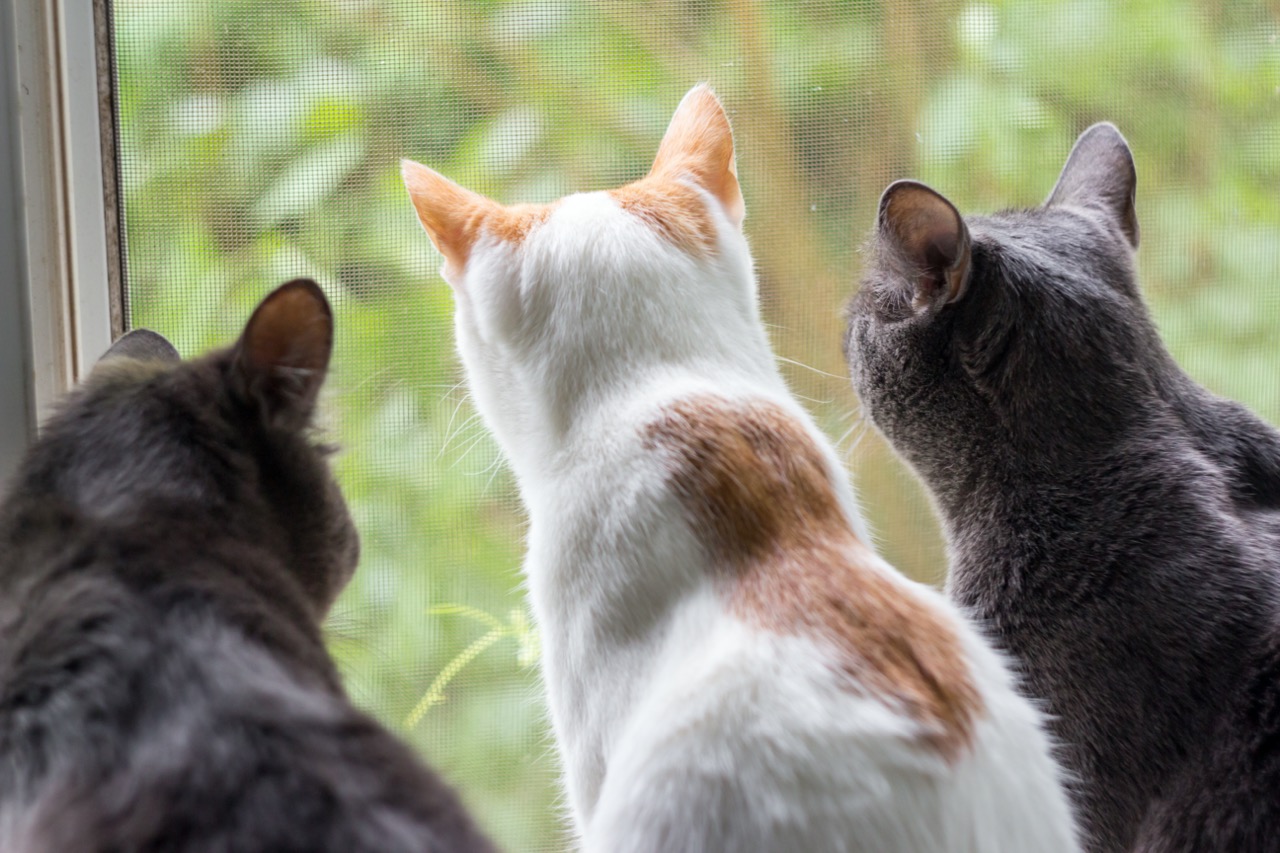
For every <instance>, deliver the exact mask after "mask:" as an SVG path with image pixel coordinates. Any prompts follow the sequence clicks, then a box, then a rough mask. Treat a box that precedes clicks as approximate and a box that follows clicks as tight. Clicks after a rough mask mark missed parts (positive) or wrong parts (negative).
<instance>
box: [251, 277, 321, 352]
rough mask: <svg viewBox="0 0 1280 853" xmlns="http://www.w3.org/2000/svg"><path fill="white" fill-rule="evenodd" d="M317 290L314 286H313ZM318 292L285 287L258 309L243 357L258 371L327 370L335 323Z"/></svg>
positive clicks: (269, 297)
mask: <svg viewBox="0 0 1280 853" xmlns="http://www.w3.org/2000/svg"><path fill="white" fill-rule="evenodd" d="M312 287H314V285H312ZM318 294H319V291H318V288H317V289H316V290H315V291H314V292H313V291H312V289H311V288H309V287H305V286H301V285H285V286H284V287H283V288H281V289H279V290H277V291H276V292H275V293H273V294H271V295H270V296H268V297H267V298H266V299H265V300H263V303H262V304H261V305H260V306H258V310H257V311H255V312H254V314H253V317H252V318H250V320H249V325H248V327H247V328H246V329H245V339H244V354H245V357H246V358H247V359H248V361H249V363H250V364H252V365H255V366H256V367H257V368H259V369H267V370H270V369H274V368H278V367H284V368H291V369H302V370H316V371H320V370H324V369H325V368H326V367H327V366H328V364H329V353H330V350H331V349H332V345H333V320H332V315H331V314H330V312H329V306H328V303H327V302H325V301H324V297H323V295H318Z"/></svg>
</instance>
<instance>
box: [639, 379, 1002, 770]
mask: <svg viewBox="0 0 1280 853" xmlns="http://www.w3.org/2000/svg"><path fill="white" fill-rule="evenodd" d="M645 437H646V440H647V442H648V446H650V447H652V448H655V449H660V450H663V451H666V452H667V453H669V454H670V455H671V458H672V470H671V482H672V485H673V486H674V488H675V490H676V493H677V494H678V495H679V496H680V498H681V500H682V501H683V502H684V504H685V505H686V506H687V508H688V510H689V512H690V514H691V515H692V516H693V518H694V519H695V520H696V521H697V523H698V525H699V527H700V529H701V531H702V532H703V536H704V540H705V541H706V543H707V546H708V549H709V550H710V552H711V554H712V557H713V559H714V561H715V564H716V565H717V567H719V568H720V569H721V570H722V571H723V573H724V580H725V581H726V586H727V589H728V596H729V604H730V607H731V609H732V610H733V612H734V613H736V614H737V615H738V616H739V617H740V618H742V619H744V620H746V621H749V622H752V623H754V624H756V625H759V626H760V627H761V628H764V629H766V630H769V631H772V632H775V633H779V634H814V635H819V636H822V637H824V638H826V639H827V640H828V641H830V642H832V643H834V645H835V646H836V648H837V649H838V650H839V653H840V655H841V658H842V668H843V669H844V671H845V672H847V673H848V674H849V675H850V676H851V677H852V678H853V679H855V680H856V681H857V682H858V683H859V684H863V685H866V686H867V687H868V688H869V689H870V690H872V691H873V692H875V693H878V694H880V695H883V696H885V697H887V698H889V699H890V700H891V701H893V702H895V703H897V704H898V705H899V706H900V707H901V708H902V709H903V710H904V712H905V713H906V714H907V715H909V716H910V717H912V718H913V719H915V720H916V721H918V722H920V723H921V724H922V725H924V726H926V727H928V728H929V729H930V730H931V731H932V732H933V733H932V734H931V735H930V736H929V741H930V743H931V744H932V745H933V746H934V747H935V748H936V749H937V750H938V751H939V752H940V753H941V754H942V755H944V756H945V757H947V758H948V760H952V759H954V758H956V757H958V756H959V755H960V754H961V753H962V752H963V750H964V749H965V748H966V747H967V746H968V745H969V743H970V742H971V740H972V737H973V725H974V719H975V718H976V717H977V716H978V715H979V714H980V713H981V712H982V699H981V697H980V696H979V694H978V691H977V689H976V688H975V686H974V684H973V681H972V679H971V675H970V672H969V668H968V665H967V663H966V662H965V660H964V657H963V655H962V654H961V651H960V648H959V641H958V638H957V637H956V634H955V631H954V630H953V629H952V627H951V626H950V625H949V624H948V623H947V621H946V620H945V618H944V617H943V616H942V615H941V614H939V613H937V612H935V611H934V610H933V609H932V608H930V607H928V606H927V605H925V604H924V603H922V602H919V601H916V600H915V599H914V598H912V597H911V596H909V595H908V594H906V593H904V592H903V591H902V590H901V588H900V587H898V586H897V585H896V584H895V583H894V582H893V581H892V580H891V579H889V578H887V577H886V576H885V575H884V573H883V571H882V570H881V569H880V568H879V567H878V565H877V559H876V557H875V555H874V554H873V553H872V551H871V550H870V549H869V548H868V547H867V546H866V545H865V544H864V543H863V542H861V541H860V540H859V539H858V537H857V536H856V534H854V532H853V529H852V528H851V527H850V525H849V522H848V520H847V518H846V517H845V515H844V513H843V511H842V509H841V507H840V503H839V501H838V499H837V498H836V494H835V491H834V489H833V488H832V486H831V482H830V479H829V475H828V472H827V464H826V460H825V458H824V457H823V455H822V454H821V453H820V452H819V450H818V447H817V446H816V445H815V444H814V442H813V440H812V439H811V438H810V437H809V435H808V433H807V432H806V431H805V430H804V428H803V427H802V426H801V424H799V423H798V422H796V420H795V419H794V418H793V417H791V416H790V415H789V414H787V413H786V412H785V411H783V410H782V409H781V408H779V407H778V406H776V405H774V404H772V403H767V402H755V403H732V402H729V401H727V400H724V399H721V398H717V397H710V396H707V397H699V398H690V399H686V400H681V401H679V402H677V403H675V404H673V405H671V406H668V407H667V408H666V409H665V410H664V413H663V416H662V417H661V418H660V419H658V420H656V421H653V422H652V423H650V424H648V425H647V426H646V427H645Z"/></svg>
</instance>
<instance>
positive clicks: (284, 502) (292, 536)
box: [13, 279, 359, 613]
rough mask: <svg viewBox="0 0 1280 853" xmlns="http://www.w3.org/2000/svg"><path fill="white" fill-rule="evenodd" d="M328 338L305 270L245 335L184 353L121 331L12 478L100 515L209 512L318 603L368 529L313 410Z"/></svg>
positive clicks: (319, 295)
mask: <svg viewBox="0 0 1280 853" xmlns="http://www.w3.org/2000/svg"><path fill="white" fill-rule="evenodd" d="M332 342H333V316H332V313H331V311H330V308H329V303H328V301H327V300H326V299H325V296H324V294H323V292H321V290H320V288H319V287H318V286H317V285H316V284H315V283H314V282H312V281H308V280H305V279H299V280H296V281H291V282H289V283H288V284H285V285H282V286H281V287H279V288H277V289H276V290H275V291H274V292H273V293H271V294H270V295H269V296H267V297H266V298H265V299H264V300H263V301H262V302H261V304H259V305H258V307H257V309H256V310H255V311H254V312H253V315H252V317H250V319H249V321H248V323H247V324H246V325H245V328H244V332H243V333H242V334H241V336H240V339H239V341H237V342H236V344H235V345H234V346H232V347H230V348H228V349H224V350H220V351H217V352H214V353H211V354H209V355H206V356H204V357H202V358H199V359H195V360H193V361H186V362H184V361H182V360H181V359H180V358H179V356H178V353H177V351H176V350H175V349H174V348H173V346H172V345H170V344H169V342H168V341H166V340H165V339H164V338H163V337H161V336H160V335H157V334H156V333H154V332H150V331H147V330H143V329H139V330H135V331H133V332H130V333H129V334H127V335H125V336H124V337H122V338H120V339H119V340H118V341H116V343H115V344H114V345H113V346H112V347H111V348H110V349H109V350H108V351H107V353H106V354H105V355H103V356H102V358H101V359H100V360H99V361H98V363H97V365H96V366H95V367H94V369H93V371H92V372H91V373H90V375H89V376H88V377H87V378H86V380H85V381H84V382H83V383H82V384H81V386H80V387H79V388H77V389H76V390H75V391H74V392H72V394H70V395H69V396H68V398H67V400H66V401H65V402H64V404H63V406H62V409H61V411H60V412H59V413H58V414H57V415H56V416H55V417H54V418H52V419H51V420H50V421H49V422H48V423H47V424H46V425H45V427H44V430H43V432H42V435H41V438H40V440H39V441H38V442H37V443H36V445H35V446H34V447H33V448H32V449H31V451H30V453H29V454H28V456H27V459H26V460H25V462H24V467H23V469H22V470H21V472H20V474H19V478H18V480H17V482H16V483H15V488H14V490H13V499H19V498H25V499H28V500H34V501H36V502H40V501H43V502H45V503H48V504H53V505H57V506H61V507H69V508H71V509H70V511H71V512H72V513H73V515H74V517H80V518H84V519H87V520H89V521H90V523H95V524H99V525H102V526H103V527H108V528H109V527H127V526H130V525H135V526H136V525H150V526H153V527H156V528H158V529H157V531H156V535H157V536H162V535H165V534H164V531H163V529H162V528H163V526H164V524H165V519H171V518H172V519H181V520H185V521H192V520H196V521H198V520H201V519H207V520H208V521H209V522H210V524H212V525H213V526H214V527H216V528H217V529H218V530H219V531H221V532H222V533H223V534H225V535H226V536H228V537H238V538H239V539H240V540H241V541H243V542H245V543H246V544H248V545H250V546H253V547H260V548H263V549H267V550H268V551H270V552H272V554H273V556H275V557H276V558H277V559H278V560H279V562H280V563H281V565H282V566H284V567H285V568H286V569H287V570H288V571H291V572H293V573H294V574H295V575H296V576H297V578H298V580H299V582H300V585H301V586H302V588H303V590H304V591H305V593H306V594H307V596H308V597H309V599H311V601H312V603H313V604H315V605H316V607H317V608H318V609H319V611H320V612H321V613H323V612H324V611H325V610H327V608H328V607H329V605H330V604H331V603H332V601H333V599H334V598H335V597H336V596H337V594H338V592H340V591H341V589H342V587H343V586H344V585H345V584H346V582H347V580H349V578H350V576H351V574H352V572H353V571H354V569H355V565H356V559H357V556H358V551H359V542H358V539H357V536H356V533H355V529H354V527H353V526H352V523H351V519H350V516H349V515H348V513H347V509H346V504H345V502H344V501H343V499H342V495H341V493H340V492H339V490H338V486H337V484H336V483H335V481H334V479H333V477H332V475H331V473H330V471H329V466H328V462H327V460H326V455H327V453H326V451H325V450H324V449H323V448H322V447H319V446H317V445H316V444H315V443H314V442H313V440H312V437H311V434H310V433H311V430H310V427H311V421H312V415H313V412H314V409H315V405H316V399H317V396H318V395H319V392H320V387H321V385H322V384H323V383H324V379H325V375H326V372H327V370H328V365H329V355H330V351H331V347H332Z"/></svg>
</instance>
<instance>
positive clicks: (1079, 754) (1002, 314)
mask: <svg viewBox="0 0 1280 853" xmlns="http://www.w3.org/2000/svg"><path fill="white" fill-rule="evenodd" d="M1136 181H1137V178H1136V170H1135V166H1134V161H1133V157H1132V154H1131V153H1130V150H1129V147H1128V144H1127V143H1126V142H1125V140H1124V138H1123V137H1122V136H1121V135H1120V133H1119V131H1117V130H1116V129H1115V128H1114V127H1112V126H1111V125H1109V124H1100V125H1095V126H1094V127H1092V128H1090V129H1089V130H1087V131H1085V132H1084V133H1083V134H1082V135H1081V136H1080V138H1079V140H1078V141H1077V143H1076V145H1075V147H1074V149H1073V150H1072V152H1071V154H1070V156H1069V157H1068V159H1067V162H1066V165H1065V166H1064V168H1063V170H1062V173H1061V176H1060V177H1059V179H1058V183H1057V185H1056V187H1055V188H1054V190H1053V192H1052V193H1051V194H1050V196H1049V198H1048V201H1047V202H1046V203H1045V204H1044V205H1043V206H1042V207H1039V208H1036V209H1033V210H1019V211H1011V212H1004V213H997V214H995V215H993V216H974V217H969V218H967V219H966V218H964V217H962V216H961V215H960V214H959V213H958V212H957V210H956V208H955V207H954V206H953V205H952V204H951V203H950V202H949V201H948V200H946V199H945V198H943V197H942V196H941V195H939V194H938V193H936V192H934V191H933V190H931V189H929V188H928V187H925V186H924V185H922V184H919V183H915V182H912V181H903V182H899V183H895V184H893V185H892V186H890V187H889V188H888V189H887V190H886V191H885V193H884V196H883V197H882V199H881V202H880V209H879V221H878V225H877V227H876V230H875V233H874V235H873V236H872V238H871V241H870V244H869V249H868V252H867V255H868V262H867V270H866V273H865V275H864V278H863V282H862V286H861V288H860V290H859V292H858V293H857V294H856V295H855V296H854V297H853V299H852V300H851V302H850V305H849V309H848V314H849V326H848V333H847V336H846V340H845V352H846V355H847V357H848V361H849V365H850V373H851V376H852V379H853V385H854V387H855V389H856V390H857V392H858V395H859V397H860V398H861V400H862V404H863V407H864V411H865V412H866V413H867V414H868V415H869V416H870V419H871V420H872V421H873V422H874V424H875V426H876V427H877V428H878V429H879V430H880V431H881V432H882V433H883V434H884V435H885V436H886V437H887V438H888V440H889V441H890V442H891V443H892V445H893V446H894V447H895V448H896V450H897V451H898V452H899V453H900V454H901V455H902V456H903V457H904V458H905V459H906V461H907V462H908V463H909V464H910V465H911V467H912V468H914V470H915V471H916V473H917V474H918V475H919V476H920V477H921V478H922V479H923V480H924V482H925V483H926V484H927V486H928V488H929V491H930V493H931V495H932V497H933V500H934V505H935V507H936V509H937V511H938V512H939V514H940V515H941V517H942V520H943V523H944V526H945V531H946V535H947V539H948V543H949V549H950V552H951V555H952V567H951V574H950V579H949V582H948V589H949V592H950V595H951V597H952V598H953V599H954V600H955V601H956V602H957V603H958V604H959V605H961V606H962V607H963V608H965V609H966V610H968V611H969V612H971V613H972V614H974V615H975V616H977V617H979V618H981V619H982V620H983V621H984V622H985V623H986V624H987V625H988V626H989V627H990V628H991V630H992V631H993V632H994V634H995V636H996V638H997V639H998V641H999V642H1000V643H1001V644H1002V645H1003V646H1005V647H1006V648H1007V649H1008V650H1009V651H1011V652H1012V653H1013V654H1014V655H1015V656H1016V657H1017V658H1018V659H1020V660H1021V661H1023V663H1024V665H1025V672H1026V673H1027V675H1028V686H1029V689H1030V690H1031V692H1032V693H1033V694H1034V695H1036V696H1039V697H1043V699H1044V700H1046V701H1047V703H1048V710H1049V711H1050V712H1051V714H1052V715H1053V716H1052V717H1051V720H1052V721H1053V729H1054V731H1055V733H1056V734H1057V735H1058V737H1059V740H1060V741H1061V742H1062V743H1063V745H1064V748H1065V751H1064V761H1065V763H1066V764H1067V766H1068V768H1069V769H1070V770H1071V771H1073V774H1074V776H1075V777H1076V778H1077V779H1078V786H1077V787H1076V788H1075V790H1074V793H1075V799H1076V802H1077V805H1078V807H1079V813H1080V815H1081V822H1082V828H1084V829H1085V830H1086V834H1087V838H1088V846H1089V849H1091V850H1094V851H1120V850H1131V849H1132V850H1140V851H1152V853H1154V851H1162V853H1166V852H1167V851H1188V853H1189V851H1233V853H1248V851H1275V850H1280V433H1277V431H1276V430H1274V429H1272V428H1271V427H1270V426H1268V425H1267V424H1265V423H1264V422H1263V421H1261V420H1260V419H1258V418H1257V417H1255V416H1254V415H1253V414H1251V413H1250V412H1248V411H1247V410H1246V409H1245V408H1244V407H1243V406H1240V405H1238V404H1236V403H1233V402H1230V401H1227V400H1224V399H1221V398H1219V397H1216V396H1214V395H1213V394H1211V393H1209V392H1208V391H1206V390H1205V389H1203V388H1202V387H1200V386H1199V385H1197V384H1196V383H1195V382H1194V381H1192V380H1191V379H1190V378H1188V377H1187V375H1186V374H1185V373H1183V372H1182V370H1180V369H1179V368H1178V366H1177V365H1176V364H1175V363H1174V361H1173V359H1172V358H1171V357H1170V355H1169V353H1168V352H1167V351H1166V350H1165V348H1164V346H1163V345H1162V343H1161V340H1160V337H1159V335H1158V334H1157V331H1156V328H1155V325H1154V323H1153V322H1152V320H1151V317H1150V315H1149V313H1148V311H1147V308H1146V306H1145V305H1144V303H1143V299H1142V296H1141V294H1140V293H1139V289H1138V283H1137V278H1136V273H1135V265H1134V253H1135V249H1136V248H1137V245H1138V222H1137V217H1136V215H1135V207H1134V195H1135V188H1136Z"/></svg>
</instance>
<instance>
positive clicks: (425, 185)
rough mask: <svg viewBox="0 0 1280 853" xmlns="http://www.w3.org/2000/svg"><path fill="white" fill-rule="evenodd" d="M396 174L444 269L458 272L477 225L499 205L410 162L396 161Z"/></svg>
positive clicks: (465, 260) (433, 171)
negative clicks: (444, 266)
mask: <svg viewBox="0 0 1280 853" xmlns="http://www.w3.org/2000/svg"><path fill="white" fill-rule="evenodd" d="M400 174H401V176H402V177H403V178H404V185H405V189H407V190H408V191H409V198H410V199H411V200H412V201H413V208H414V210H416V211H417V212H418V221H419V222H421V223H422V227H423V228H424V229H426V232H427V236H428V237H430V238H431V242H432V243H434V244H435V247H436V249H438V250H439V251H440V254H442V255H444V259H445V264H446V266H447V268H448V269H449V270H450V271H451V272H453V273H455V274H456V273H461V272H462V269H463V268H464V267H465V266H466V265H467V259H468V258H469V257H470V256H471V247H472V246H473V245H475V242H476V240H477V239H478V238H479V236H480V227H481V225H482V224H483V223H484V220H485V219H486V217H487V216H489V215H490V214H492V213H494V212H496V211H498V210H501V206H500V205H499V204H498V203H497V202H493V201H490V200H489V199H487V198H485V197H484V196H482V195H480V194H479V193H473V192H472V191H471V190H469V189H466V188H465V187H461V186H459V185H458V184H455V183H454V182H453V181H451V180H449V179H448V178H446V177H445V176H444V175H442V174H440V173H439V172H437V171H436V170H434V169H429V168H427V167H426V166H423V165H422V164H420V163H415V162H413V161H412V160H401V161H400Z"/></svg>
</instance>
